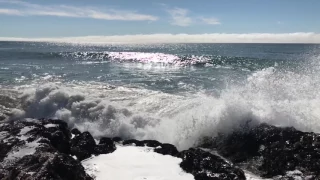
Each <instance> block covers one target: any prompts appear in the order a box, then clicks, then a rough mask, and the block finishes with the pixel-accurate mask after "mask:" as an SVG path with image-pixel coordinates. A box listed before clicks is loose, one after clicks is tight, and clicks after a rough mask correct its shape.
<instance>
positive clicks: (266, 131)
mask: <svg viewBox="0 0 320 180" xmlns="http://www.w3.org/2000/svg"><path fill="white" fill-rule="evenodd" d="M205 144H206V145H205V146H206V147H209V146H211V147H210V148H215V149H217V151H218V153H219V154H220V155H222V156H223V157H226V158H228V159H229V160H231V161H232V162H234V163H239V164H240V163H241V164H248V162H250V164H252V165H251V166H250V167H246V168H249V169H250V168H251V169H252V170H253V171H256V172H258V173H260V174H261V175H263V176H264V177H274V176H277V175H286V173H287V172H288V171H294V170H299V171H300V172H302V173H303V174H304V175H306V176H307V175H311V176H313V177H315V176H319V175H320V135H319V134H315V133H309V132H301V131H298V130H296V129H294V128H291V127H287V128H280V127H275V126H271V125H268V124H260V125H257V126H253V127H247V128H244V129H242V130H237V131H235V132H233V133H231V134H224V135H223V134H220V135H219V136H218V137H217V138H215V139H212V141H211V144H210V143H208V140H206V143H205ZM209 144H210V145H209Z"/></svg>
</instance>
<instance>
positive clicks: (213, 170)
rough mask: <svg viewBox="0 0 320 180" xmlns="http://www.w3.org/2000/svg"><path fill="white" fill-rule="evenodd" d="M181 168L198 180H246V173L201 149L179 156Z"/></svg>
mask: <svg viewBox="0 0 320 180" xmlns="http://www.w3.org/2000/svg"><path fill="white" fill-rule="evenodd" d="M178 157H180V158H182V162H181V164H180V167H181V168H182V169H183V170H185V171H186V172H188V173H191V174H193V175H194V177H195V179H196V180H211V179H212V180H219V179H221V180H224V179H225V180H227V179H238V180H245V179H246V177H245V175H244V172H243V171H242V170H241V169H240V168H237V167H235V166H233V165H232V164H230V163H228V162H227V161H225V160H224V159H222V158H220V157H219V156H216V155H213V154H211V153H209V152H206V151H204V150H201V149H193V148H191V149H189V150H185V151H182V152H180V153H179V154H178Z"/></svg>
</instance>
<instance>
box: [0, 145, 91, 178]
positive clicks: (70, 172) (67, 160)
mask: <svg viewBox="0 0 320 180" xmlns="http://www.w3.org/2000/svg"><path fill="white" fill-rule="evenodd" d="M13 167H14V168H12V169H11V168H10V169H9V168H8V170H7V171H6V173H4V174H2V177H3V179H8V180H9V179H39V180H40V179H52V180H55V179H61V180H91V179H92V178H91V177H90V176H88V175H87V174H86V173H85V171H84V168H83V167H82V165H81V163H80V162H79V161H76V160H74V159H73V158H72V157H70V156H68V155H66V154H61V153H45V152H43V151H42V152H37V153H35V154H33V155H27V156H24V157H23V158H22V159H21V160H19V161H18V162H16V163H15V164H14V165H13Z"/></svg>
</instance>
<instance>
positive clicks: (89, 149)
mask: <svg viewBox="0 0 320 180" xmlns="http://www.w3.org/2000/svg"><path fill="white" fill-rule="evenodd" d="M95 147H96V142H95V141H94V139H93V137H92V136H91V134H90V133H89V132H84V133H82V134H80V135H78V136H76V137H74V138H73V139H71V147H70V150H71V154H72V155H75V156H76V157H77V159H78V160H80V161H82V160H84V159H86V158H89V157H91V155H92V154H95Z"/></svg>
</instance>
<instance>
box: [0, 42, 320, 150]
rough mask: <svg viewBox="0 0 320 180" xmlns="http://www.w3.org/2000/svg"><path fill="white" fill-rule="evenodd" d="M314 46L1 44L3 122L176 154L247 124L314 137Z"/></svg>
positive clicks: (317, 86)
mask: <svg viewBox="0 0 320 180" xmlns="http://www.w3.org/2000/svg"><path fill="white" fill-rule="evenodd" d="M319 70H320V45H308V44H128V45H120V44H113V45H106V44H104V45H102V44H100V45H93V44H89V45H88V44H70V43H69V44H68V43H44V42H0V119H19V118H58V119H63V120H65V121H67V122H68V123H69V125H70V126H71V127H77V128H78V129H79V130H81V131H90V132H91V133H92V134H93V135H94V136H95V137H97V138H98V137H101V136H111V137H113V136H120V137H122V138H136V139H156V140H159V141H162V142H168V143H172V144H174V145H176V146H177V147H178V148H179V149H180V150H182V149H187V148H189V147H193V146H196V145H197V143H198V142H199V140H200V139H201V138H203V137H206V136H215V135H216V134H217V133H219V132H229V131H232V129H233V128H235V127H237V126H239V124H240V123H242V122H243V121H247V120H256V121H259V122H266V123H269V124H273V125H277V126H294V127H295V128H297V129H299V130H302V131H313V132H320V91H319V90H320V71H319Z"/></svg>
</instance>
